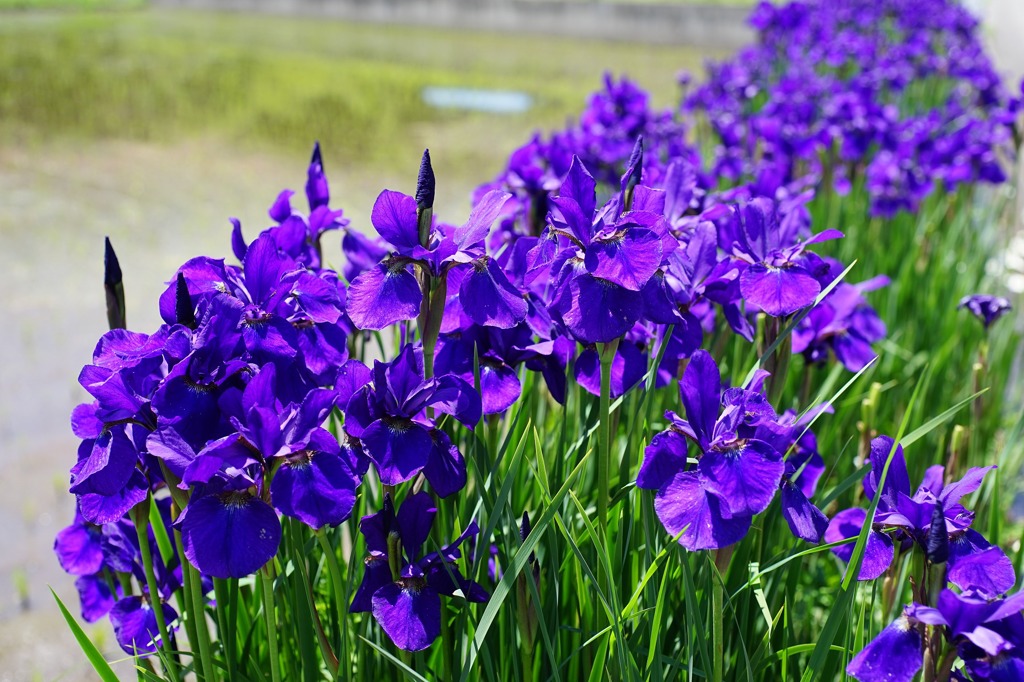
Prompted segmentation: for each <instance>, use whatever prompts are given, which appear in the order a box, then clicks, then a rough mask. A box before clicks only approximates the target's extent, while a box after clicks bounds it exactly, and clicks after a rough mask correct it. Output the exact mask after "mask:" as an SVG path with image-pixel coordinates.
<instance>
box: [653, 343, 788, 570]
mask: <svg viewBox="0 0 1024 682" xmlns="http://www.w3.org/2000/svg"><path fill="white" fill-rule="evenodd" d="M679 393H680V398H681V400H682V403H683V406H684V408H685V410H686V417H687V419H686V420H685V421H684V420H682V419H680V418H679V417H678V416H676V415H675V414H673V413H667V414H666V417H667V418H668V419H669V420H670V423H671V426H670V428H669V429H668V430H667V431H663V432H661V433H659V434H658V435H657V436H655V437H654V439H653V440H652V441H651V444H650V445H648V446H647V449H646V451H645V454H644V462H643V464H642V465H641V467H640V472H639V475H638V476H637V486H638V487H640V488H647V489H650V490H655V491H657V493H656V495H655V498H654V508H655V511H656V512H657V514H658V518H659V519H661V522H662V525H664V526H665V529H666V530H667V531H668V532H669V533H670V534H672V535H673V536H674V535H677V534H680V533H682V535H681V537H680V539H679V542H680V544H681V545H683V547H685V548H686V549H689V550H691V551H696V550H700V549H717V548H720V547H725V546H727V545H730V544H732V543H734V542H737V541H739V540H740V539H742V538H743V537H744V536H745V535H746V533H747V530H748V529H749V528H750V522H751V519H752V518H753V516H754V515H755V514H758V513H760V512H762V511H764V510H765V509H767V508H768V505H769V504H771V501H772V499H773V498H774V497H775V493H776V491H777V490H778V489H779V484H780V482H781V480H782V476H783V474H784V473H785V469H786V467H785V463H784V462H783V460H782V455H781V454H779V452H777V451H776V450H775V448H774V447H772V445H771V444H769V443H767V442H765V441H763V440H759V439H757V438H756V437H755V435H756V429H757V428H758V427H760V426H764V425H766V424H770V423H773V422H778V419H779V418H778V415H776V414H775V411H774V410H773V409H772V407H771V405H769V404H768V401H767V400H766V399H765V397H764V395H763V394H761V393H759V392H757V391H752V390H747V389H742V388H732V389H727V390H726V391H725V392H724V393H723V392H722V387H721V376H720V374H719V371H718V366H717V365H716V364H715V361H714V360H713V359H712V358H711V355H710V354H708V353H707V352H706V351H697V352H696V353H694V355H693V357H692V358H690V362H689V364H688V365H687V367H686V371H685V372H684V374H683V378H682V380H681V381H680V382H679ZM687 439H689V440H691V441H693V442H695V443H696V444H697V445H698V447H699V449H700V455H699V457H698V459H697V465H696V466H695V467H689V466H688V464H687Z"/></svg>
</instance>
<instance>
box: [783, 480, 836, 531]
mask: <svg viewBox="0 0 1024 682" xmlns="http://www.w3.org/2000/svg"><path fill="white" fill-rule="evenodd" d="M782 516H783V518H784V519H786V523H787V524H789V530H790V532H791V533H793V535H795V536H796V537H798V538H800V539H801V540H803V541H805V542H813V543H818V542H821V536H822V535H824V534H825V530H826V529H827V528H828V517H826V516H825V515H824V514H823V513H822V511H821V510H820V509H818V508H817V507H815V506H814V505H813V504H811V502H810V500H808V499H807V498H806V497H805V496H804V493H803V491H802V490H801V489H800V488H799V486H796V485H794V484H792V483H789V482H786V483H784V484H783V485H782Z"/></svg>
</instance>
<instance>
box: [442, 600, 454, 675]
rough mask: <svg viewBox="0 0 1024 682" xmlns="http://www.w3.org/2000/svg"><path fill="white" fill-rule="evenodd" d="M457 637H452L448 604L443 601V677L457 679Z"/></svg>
mask: <svg viewBox="0 0 1024 682" xmlns="http://www.w3.org/2000/svg"><path fill="white" fill-rule="evenodd" d="M454 654H455V639H454V638H453V637H452V626H451V624H450V623H449V622H448V605H447V604H446V603H444V602H441V658H442V661H443V663H444V676H443V677H442V678H441V679H444V680H454V679H455V664H454Z"/></svg>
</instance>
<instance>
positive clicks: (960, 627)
mask: <svg viewBox="0 0 1024 682" xmlns="http://www.w3.org/2000/svg"><path fill="white" fill-rule="evenodd" d="M1022 609H1024V593H1018V594H1015V595H1013V596H1012V597H1009V598H1007V599H996V600H990V599H987V598H985V597H984V596H983V595H979V594H977V593H974V592H965V593H963V594H957V593H955V592H953V591H952V590H949V589H944V590H942V592H941V593H940V594H939V596H938V599H937V600H936V604H935V607H934V608H933V607H929V606H923V605H921V604H911V605H909V606H907V607H906V608H905V609H904V610H903V614H902V615H901V616H900V617H899V618H897V619H896V620H895V621H893V623H892V624H890V625H889V626H888V627H886V628H885V629H884V630H882V632H880V633H879V634H878V636H877V637H875V639H873V640H872V641H871V642H869V643H868V645H867V646H866V647H864V649H863V650H862V651H861V652H860V653H858V654H857V655H856V656H854V657H853V659H852V660H851V661H850V664H849V665H848V666H847V668H846V672H847V674H848V675H851V676H852V677H854V678H856V679H857V680H860V682H910V680H912V679H913V678H914V676H915V675H916V674H917V672H918V671H919V670H920V669H921V667H922V665H923V663H924V656H923V652H922V638H921V629H920V628H921V627H923V626H931V627H932V628H941V631H942V632H943V634H944V637H945V638H946V639H947V640H948V641H950V642H951V643H952V644H953V645H954V646H956V647H957V649H958V653H959V654H960V657H961V658H963V659H965V660H966V662H967V670H968V671H970V673H971V677H970V679H972V680H993V681H999V682H1009V681H1010V680H1017V679H1020V677H1019V675H1020V673H1021V671H1024V646H1022V645H1024V619H1021V615H1020V612H1021V610H1022Z"/></svg>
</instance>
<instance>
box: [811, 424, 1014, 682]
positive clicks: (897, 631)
mask: <svg viewBox="0 0 1024 682" xmlns="http://www.w3.org/2000/svg"><path fill="white" fill-rule="evenodd" d="M870 459H871V471H870V472H869V473H868V474H867V475H866V476H865V478H864V481H863V486H864V493H865V495H866V497H867V498H868V499H869V500H875V498H876V497H877V506H876V509H875V513H874V516H873V518H872V519H871V529H870V530H868V531H867V532H868V536H867V542H866V544H865V546H864V554H863V558H862V561H861V565H860V572H859V573H858V575H857V578H858V579H859V580H874V579H875V578H878V577H880V576H882V575H884V574H886V573H887V572H888V571H890V570H891V567H893V566H896V565H898V561H897V559H898V558H899V557H901V556H902V555H905V554H908V553H920V554H921V558H922V560H923V561H922V562H921V563H922V565H923V566H924V567H925V574H924V577H925V578H926V579H922V580H921V581H920V584H918V585H917V586H916V588H915V594H914V596H915V601H914V603H912V604H910V605H908V606H907V607H906V608H905V609H904V610H903V612H902V614H901V615H900V616H899V617H898V618H897V619H896V620H895V621H894V622H893V623H892V624H890V625H889V626H888V627H886V628H885V629H884V630H882V632H880V633H879V635H878V636H877V637H876V638H875V639H874V640H872V641H871V642H870V643H869V644H868V645H867V646H866V647H865V648H864V649H863V650H862V651H861V652H860V653H858V654H857V655H856V656H855V657H854V658H853V659H852V660H851V661H850V664H849V666H848V668H847V672H848V673H849V674H850V675H852V676H853V677H855V678H857V679H858V680H861V682H881V681H882V680H886V681H888V682H909V680H911V679H913V677H914V676H915V675H916V674H917V672H918V671H919V670H920V669H921V667H922V665H923V660H924V652H925V651H928V653H929V654H930V656H931V660H932V664H931V665H932V666H933V667H934V666H935V665H936V663H937V662H938V661H939V660H940V659H942V658H943V657H946V658H947V663H946V665H945V668H944V669H947V670H948V667H949V664H951V663H952V660H953V657H954V656H956V657H959V658H960V659H961V660H963V661H964V663H965V669H966V671H968V672H969V674H970V679H971V680H996V681H1002V680H1017V679H1021V676H1022V675H1024V617H1022V616H1021V611H1022V609H1024V593H1020V592H1018V593H1017V594H1015V595H1013V596H1011V597H1008V598H1004V597H1003V595H1005V593H1006V592H1008V591H1009V590H1011V589H1013V587H1014V586H1015V585H1016V582H1017V576H1016V573H1015V571H1014V568H1013V563H1012V562H1011V561H1010V559H1009V557H1007V556H1006V554H1005V553H1004V552H1003V550H1001V549H1000V548H999V547H998V546H995V545H992V544H991V543H989V542H988V541H987V540H986V539H985V537H984V536H983V535H982V534H981V533H980V532H978V531H977V530H974V529H973V528H971V523H972V521H973V520H974V512H972V511H970V510H968V509H966V508H965V507H964V506H963V505H962V504H961V502H962V500H963V498H964V497H965V496H967V495H969V494H971V493H972V492H974V491H975V490H977V489H978V487H979V486H981V484H982V481H983V480H984V478H985V475H986V474H987V473H988V472H989V471H991V470H992V469H995V467H994V466H989V467H975V468H972V469H969V470H968V471H967V472H966V473H965V474H964V476H963V477H962V478H960V479H959V480H955V481H951V480H949V476H948V475H947V472H946V471H945V469H944V467H942V466H941V465H936V466H932V467H930V468H929V469H928V470H927V471H926V472H925V475H924V479H923V480H922V481H921V485H920V486H919V487H918V488H917V491H916V492H914V493H913V495H911V487H910V478H909V477H908V475H907V465H906V462H905V460H904V458H903V449H902V447H900V446H899V445H897V444H895V443H894V442H893V441H892V439H891V438H888V437H886V436H880V437H878V438H876V439H875V440H874V441H872V443H871V455H870ZM866 521H867V512H866V511H865V510H864V509H861V508H859V507H854V508H852V509H847V510H844V511H841V512H839V513H838V514H836V515H835V516H834V517H833V519H832V521H831V522H830V523H829V526H828V529H827V530H826V531H825V540H826V541H828V542H838V541H841V540H844V539H850V538H854V537H857V536H858V535H860V533H861V532H862V529H863V527H864V524H865V522H866ZM832 551H833V553H835V554H836V555H837V556H839V557H840V558H842V559H843V560H847V561H848V560H849V559H850V558H851V557H852V555H853V552H854V548H853V546H852V545H849V544H847V545H841V546H839V547H836V548H834V549H833V550H832ZM919 577H921V576H919ZM948 584H951V585H953V586H954V587H956V588H957V589H958V590H959V592H955V591H953V590H952V589H949V588H948V587H947V585H948ZM960 679H963V678H960Z"/></svg>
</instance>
